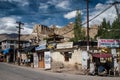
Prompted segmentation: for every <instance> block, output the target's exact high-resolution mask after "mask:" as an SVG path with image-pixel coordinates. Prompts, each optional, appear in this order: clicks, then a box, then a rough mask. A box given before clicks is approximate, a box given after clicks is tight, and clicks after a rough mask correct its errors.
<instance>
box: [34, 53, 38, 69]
mask: <svg viewBox="0 0 120 80" xmlns="http://www.w3.org/2000/svg"><path fill="white" fill-rule="evenodd" d="M33 59H34V68H38V54H37V53H34V54H33Z"/></svg>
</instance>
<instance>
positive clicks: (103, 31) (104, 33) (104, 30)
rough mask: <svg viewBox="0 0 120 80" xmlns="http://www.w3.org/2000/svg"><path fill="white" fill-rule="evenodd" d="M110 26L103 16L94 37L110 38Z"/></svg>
mask: <svg viewBox="0 0 120 80" xmlns="http://www.w3.org/2000/svg"><path fill="white" fill-rule="evenodd" d="M110 28H111V25H110V22H109V21H108V22H107V21H106V19H105V18H104V19H103V21H102V23H101V24H100V26H99V27H98V33H97V35H96V36H95V38H97V37H99V38H101V39H109V38H111V32H110V31H109V29H110Z"/></svg>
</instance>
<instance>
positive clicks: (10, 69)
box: [0, 63, 120, 80]
mask: <svg viewBox="0 0 120 80" xmlns="http://www.w3.org/2000/svg"><path fill="white" fill-rule="evenodd" d="M0 80H120V77H101V76H88V75H73V74H66V73H53V72H48V71H44V70H41V69H35V68H29V67H22V66H17V65H13V64H7V63H0Z"/></svg>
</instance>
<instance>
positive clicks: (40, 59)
mask: <svg viewBox="0 0 120 80" xmlns="http://www.w3.org/2000/svg"><path fill="white" fill-rule="evenodd" d="M44 67H45V63H44V52H41V53H39V68H44Z"/></svg>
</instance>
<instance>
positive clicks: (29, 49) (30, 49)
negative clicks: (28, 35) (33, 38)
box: [23, 45, 38, 52]
mask: <svg viewBox="0 0 120 80" xmlns="http://www.w3.org/2000/svg"><path fill="white" fill-rule="evenodd" d="M37 46H38V45H33V46H29V47H26V48H24V49H23V50H24V51H25V52H34V51H35V47H37Z"/></svg>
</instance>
